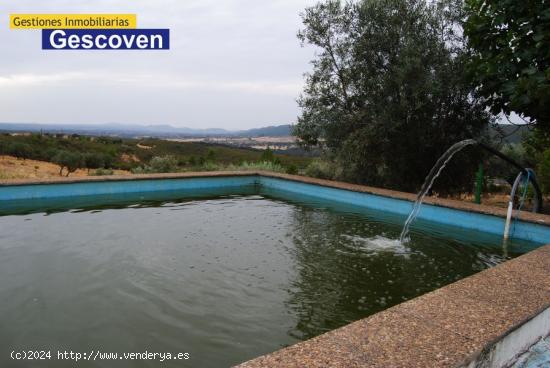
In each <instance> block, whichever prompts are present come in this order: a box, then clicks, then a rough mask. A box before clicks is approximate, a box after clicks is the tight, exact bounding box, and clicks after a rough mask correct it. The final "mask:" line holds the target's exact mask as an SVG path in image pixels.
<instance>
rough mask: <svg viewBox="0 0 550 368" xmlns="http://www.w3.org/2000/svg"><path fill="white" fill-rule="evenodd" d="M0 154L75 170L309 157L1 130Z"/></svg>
mask: <svg viewBox="0 0 550 368" xmlns="http://www.w3.org/2000/svg"><path fill="white" fill-rule="evenodd" d="M0 155H10V156H13V157H18V158H21V159H30V160H37V161H44V162H51V163H56V164H57V163H59V162H60V161H68V162H69V163H70V164H72V165H73V166H74V165H76V167H75V168H92V169H97V168H110V169H116V170H138V169H147V170H149V168H148V166H149V164H150V163H151V161H152V160H153V158H156V162H157V163H158V162H160V161H159V160H161V161H162V160H164V161H165V162H166V163H168V164H169V167H166V168H164V167H163V168H161V169H159V170H165V171H166V170H167V171H185V170H202V169H214V168H216V169H223V167H225V166H228V165H241V164H242V163H244V162H248V163H254V162H260V161H271V162H273V163H276V164H277V165H280V167H281V169H283V170H284V169H285V168H292V170H296V169H300V168H304V167H305V166H307V165H308V163H309V162H310V160H311V159H310V158H308V157H301V156H291V155H284V154H273V153H270V154H268V155H267V156H266V152H265V151H260V150H253V149H245V148H235V147H229V146H224V145H216V144H207V143H204V142H174V141H167V140H163V139H156V138H146V139H128V138H114V137H93V136H82V135H76V134H74V135H53V134H39V133H11V134H10V133H3V134H0ZM74 161H76V163H75V162H74ZM71 162H72V163H71ZM58 169H59V168H58ZM4 170H6V169H5V168H4ZM4 174H5V173H4Z"/></svg>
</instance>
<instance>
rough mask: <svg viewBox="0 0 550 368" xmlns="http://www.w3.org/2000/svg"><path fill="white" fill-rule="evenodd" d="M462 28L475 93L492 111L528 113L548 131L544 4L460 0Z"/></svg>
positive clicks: (548, 14) (547, 8)
mask: <svg viewBox="0 0 550 368" xmlns="http://www.w3.org/2000/svg"><path fill="white" fill-rule="evenodd" d="M466 12H467V19H466V22H465V23H464V33H465V35H466V36H467V38H468V45H469V46H470V51H471V55H470V63H469V69H470V72H471V76H472V78H473V79H474V81H475V83H477V85H478V88H477V91H476V92H477V93H478V94H479V95H480V96H483V97H484V98H485V99H486V103H487V106H488V107H490V109H491V111H492V112H493V113H494V114H499V113H500V112H504V113H505V114H510V113H511V112H517V113H518V114H520V115H522V116H524V117H527V118H529V120H530V121H531V122H532V123H536V124H537V125H540V128H543V129H546V130H550V63H549V61H550V4H549V2H548V1H546V0H522V1H517V0H494V1H486V0H466Z"/></svg>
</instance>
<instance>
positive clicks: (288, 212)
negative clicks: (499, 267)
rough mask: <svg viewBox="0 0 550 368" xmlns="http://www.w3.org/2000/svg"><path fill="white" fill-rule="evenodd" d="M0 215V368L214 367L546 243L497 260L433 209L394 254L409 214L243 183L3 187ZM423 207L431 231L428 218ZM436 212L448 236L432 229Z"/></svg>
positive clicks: (287, 185) (241, 179)
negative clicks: (110, 355)
mask: <svg viewBox="0 0 550 368" xmlns="http://www.w3.org/2000/svg"><path fill="white" fill-rule="evenodd" d="M29 198H31V199H29ZM391 201H395V202H391ZM0 205H1V208H2V209H1V215H2V216H1V217H0V229H1V231H0V279H1V280H2V281H1V282H0V298H1V300H3V301H4V302H3V303H1V304H0V313H1V315H2V326H1V328H0V342H1V344H0V349H1V350H2V351H1V353H0V354H1V355H0V356H1V358H0V365H2V366H4V365H11V364H12V363H13V361H11V360H9V359H8V358H7V357H8V356H9V351H11V350H14V349H15V350H17V349H40V348H41V349H44V348H49V349H52V350H56V351H57V350H72V351H78V352H87V351H90V350H96V351H97V350H100V351H103V352H120V353H122V352H143V351H149V352H171V353H178V352H187V353H189V357H190V358H189V360H188V361H186V362H184V365H188V366H201V367H219V366H229V365H232V364H236V363H239V362H242V361H244V360H247V359H250V358H253V357H255V356H258V355H260V354H264V353H267V352H271V351H273V350H275V349H277V348H280V347H282V346H285V345H288V344H292V343H295V342H297V341H300V340H303V339H307V338H310V337H313V336H316V335H318V334H320V333H323V332H325V331H328V330H331V329H334V328H336V327H339V326H342V325H344V324H347V323H349V322H351V321H354V320H357V319H359V318H362V317H365V316H368V315H370V314H373V313H375V312H378V311H380V310H383V309H385V308H388V307H389V306H392V305H395V304H398V303H400V302H402V301H404V300H408V299H411V298H414V297H415V296H418V295H421V294H424V293H425V292H427V291H430V290H433V289H436V288H439V287H441V286H443V285H446V284H449V283H451V282H453V281H455V280H457V279H460V278H463V277H466V276H469V275H471V274H473V273H476V272H478V271H480V270H483V269H485V268H487V267H491V266H492V265H495V264H498V263H500V262H503V261H505V260H506V259H509V258H512V257H515V256H517V255H519V254H522V253H524V252H526V251H529V250H531V249H534V248H536V247H537V246H538V245H540V244H541V243H543V242H544V241H545V239H546V238H545V237H548V236H549V232H548V228H547V227H546V226H542V225H540V224H533V223H518V224H517V225H516V232H515V233H514V234H520V235H521V234H525V235H523V236H522V237H523V238H525V239H522V238H517V237H516V239H514V240H513V241H512V242H511V243H510V244H507V245H506V247H503V245H502V242H501V237H500V235H498V234H497V231H496V230H495V231H493V232H491V231H483V229H484V228H490V227H491V226H495V224H497V223H499V221H501V220H502V219H501V218H498V217H495V216H489V215H486V214H479V213H465V214H462V213H460V212H463V211H458V210H456V209H450V208H443V207H442V208H438V207H436V206H433V207H434V208H431V209H430V210H429V211H427V212H426V214H427V215H424V216H420V221H419V222H418V223H417V224H416V225H415V226H414V227H413V234H412V241H411V242H410V243H409V244H407V245H402V244H400V243H399V242H397V241H395V240H394V239H396V238H398V237H399V233H400V230H401V226H402V223H403V220H404V218H405V215H406V207H407V205H408V206H409V208H410V202H406V201H404V200H401V199H397V200H396V199H393V198H388V197H380V196H374V195H372V194H366V193H358V192H352V191H346V190H343V189H336V188H329V187H320V186H314V185H311V184H307V183H302V182H298V181H287V180H284V179H281V178H274V177H271V178H266V177H260V176H257V175H249V176H231V177H200V178H186V179H176V178H171V179H162V180H153V179H150V180H131V181H112V180H111V181H101V182H95V181H94V182H83V183H71V184H49V185H23V186H6V187H2V188H0ZM383 206H389V207H391V211H388V210H384V208H383ZM392 206H393V207H392ZM438 209H439V210H441V211H450V212H445V216H442V215H441V213H439V214H438V215H439V216H438V217H442V218H443V217H444V219H443V220H444V221H439V222H435V221H434V219H433V218H430V213H431V214H432V215H431V216H434V215H433V214H434V213H437V210H438ZM400 211H401V212H400ZM430 211H431V212H430ZM452 211H457V212H458V214H457V215H460V216H463V217H459V218H460V219H463V220H464V221H465V222H464V223H462V225H463V226H454V225H451V224H449V223H448V222H449V221H450V219H452V216H453V214H454V212H452ZM472 216H473V217H474V219H475V221H474V220H470V222H468V221H466V220H467V219H468V218H469V217H472ZM476 216H480V217H476ZM492 217H495V218H492ZM480 219H482V220H480ZM464 224H466V226H464ZM468 224H472V225H468ZM529 237H530V238H529ZM43 363H44V364H42V366H52V367H53V366H59V361H57V360H52V361H46V362H43ZM93 365H95V366H102V365H103V366H105V365H108V362H105V361H103V362H96V363H93ZM181 365H182V361H167V362H164V363H163V366H181ZM117 366H129V367H130V366H131V367H135V366H158V362H151V361H145V360H139V361H122V362H120V363H119V362H117Z"/></svg>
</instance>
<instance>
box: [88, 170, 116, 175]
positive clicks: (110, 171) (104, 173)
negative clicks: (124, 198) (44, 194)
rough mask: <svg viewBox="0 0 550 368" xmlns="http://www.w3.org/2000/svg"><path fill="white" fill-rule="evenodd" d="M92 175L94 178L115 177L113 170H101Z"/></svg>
mask: <svg viewBox="0 0 550 368" xmlns="http://www.w3.org/2000/svg"><path fill="white" fill-rule="evenodd" d="M90 175H94V176H102V175H113V170H112V169H103V168H99V169H97V170H96V171H94V172H93V173H92V174H90Z"/></svg>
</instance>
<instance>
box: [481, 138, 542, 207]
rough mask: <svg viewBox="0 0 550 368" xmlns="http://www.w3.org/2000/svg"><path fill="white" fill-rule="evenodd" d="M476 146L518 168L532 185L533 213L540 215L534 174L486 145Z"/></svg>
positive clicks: (540, 198) (540, 202)
mask: <svg viewBox="0 0 550 368" xmlns="http://www.w3.org/2000/svg"><path fill="white" fill-rule="evenodd" d="M477 144H478V145H479V146H480V147H481V148H483V149H484V150H486V151H489V152H490V153H492V154H493V155H495V156H497V157H499V158H501V159H502V160H504V161H506V162H508V163H509V164H511V165H512V166H515V167H516V168H518V169H519V170H520V171H521V173H522V174H523V175H527V177H528V178H529V181H530V182H531V184H532V185H533V188H534V189H535V203H534V204H533V212H537V213H540V212H541V211H542V192H541V190H540V186H539V183H538V182H537V178H536V176H535V172H534V171H533V170H532V169H530V168H526V167H523V166H522V165H520V164H519V163H518V162H517V161H515V160H513V159H511V158H510V157H508V156H506V155H505V154H503V153H502V152H500V151H498V150H496V149H494V148H493V147H491V146H488V145H486V144H485V143H481V142H477Z"/></svg>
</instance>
